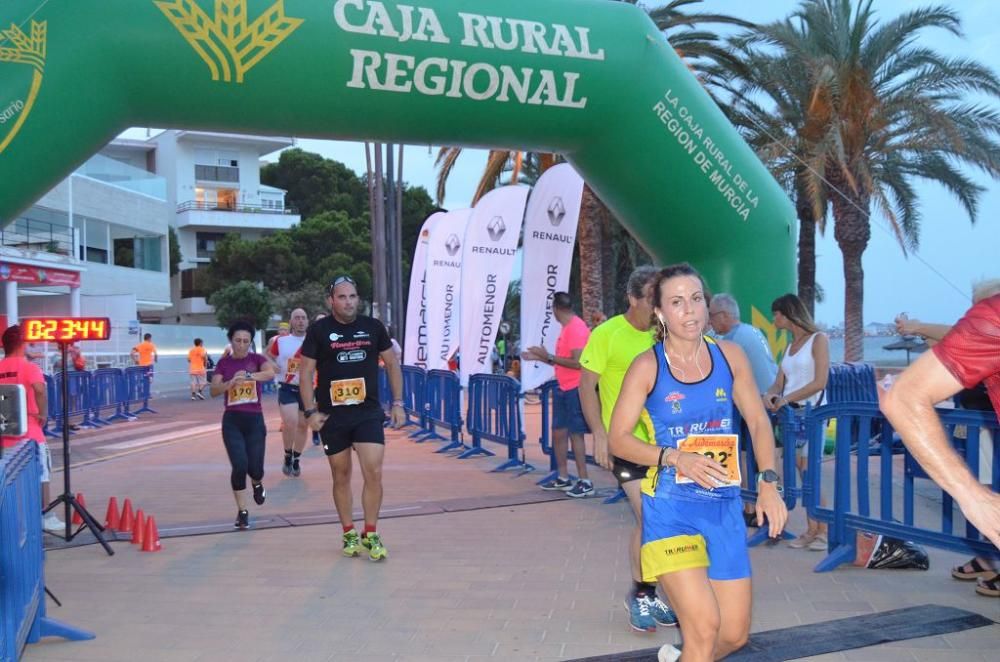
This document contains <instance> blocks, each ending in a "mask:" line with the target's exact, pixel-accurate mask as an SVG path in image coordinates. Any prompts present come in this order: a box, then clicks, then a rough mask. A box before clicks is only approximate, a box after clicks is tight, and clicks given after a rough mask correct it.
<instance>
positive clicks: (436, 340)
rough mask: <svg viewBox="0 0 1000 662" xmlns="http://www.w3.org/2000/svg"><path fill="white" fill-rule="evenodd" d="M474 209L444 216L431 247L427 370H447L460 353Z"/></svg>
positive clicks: (427, 284)
mask: <svg viewBox="0 0 1000 662" xmlns="http://www.w3.org/2000/svg"><path fill="white" fill-rule="evenodd" d="M471 216H472V210H471V209H458V210H455V211H450V212H447V213H444V214H442V215H441V216H440V217H439V218H438V219H437V220H436V221H434V227H433V228H432V229H431V237H430V241H429V242H428V244H427V273H426V276H425V289H426V292H427V311H426V314H427V366H426V367H427V369H428V370H447V369H448V359H449V358H451V356H452V354H454V353H455V351H456V350H458V334H459V318H458V315H459V307H460V305H461V299H460V292H461V282H462V243H463V242H464V238H465V228H466V226H467V225H468V223H469V218H470V217H471Z"/></svg>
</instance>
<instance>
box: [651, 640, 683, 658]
mask: <svg viewBox="0 0 1000 662" xmlns="http://www.w3.org/2000/svg"><path fill="white" fill-rule="evenodd" d="M656 659H657V662H677V660H679V659H681V652H680V651H679V650H677V649H676V648H674V647H673V646H671V645H670V644H664V645H663V646H661V647H660V650H659V652H657V653H656Z"/></svg>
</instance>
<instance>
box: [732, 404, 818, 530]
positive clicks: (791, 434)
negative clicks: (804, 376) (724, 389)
mask: <svg viewBox="0 0 1000 662" xmlns="http://www.w3.org/2000/svg"><path fill="white" fill-rule="evenodd" d="M800 415H801V414H798V413H796V412H795V410H793V409H792V408H791V407H782V408H781V409H780V410H778V411H777V412H775V413H773V414H771V416H770V418H771V426H772V429H774V428H777V429H778V430H780V432H781V440H782V441H781V443H782V445H781V448H778V447H775V449H774V452H775V458H774V459H775V468H776V469H777V468H780V471H781V486H782V498H783V500H784V502H785V507H786V508H788V511H789V512H791V511H792V510H794V509H795V504H796V503H797V502H798V501H799V500H800V498H801V497H802V492H803V489H804V484H803V485H799V472H798V468H797V467H796V466H795V428H796V421H795V417H796V416H800ZM733 416H734V418H735V420H734V421H733V425H734V427H736V428H737V429H739V431H740V446H741V448H740V454H741V455H742V469H741V470H742V473H743V478H744V482H745V483H746V485H745V486H744V487H743V488H742V489H741V490H740V496H742V497H743V502H744V503H746V504H756V503H757V480H756V476H757V471H758V470H759V469H758V465H757V458H756V455H755V454H754V450H753V438H752V436H751V435H750V428H749V427H747V424H746V421H745V420H743V418H742V417H741V416H740V412H739V410H738V409H737V408H736V407H733ZM779 455H780V457H779ZM803 483H805V478H804V479H803ZM758 524H761V526H759V527H758V528H757V531H756V532H755V533H754V534H753V535H752V536H750V538H749V539H748V540H747V544H748V545H749V546H750V547H754V546H756V545H759V544H760V543H762V542H765V541H767V539H768V533H767V527H766V526H763V523H762V522H758ZM782 537H783V538H785V539H791V538H794V537H795V536H794V535H792V534H791V533H789V531H788V530H787V529H785V531H784V533H782Z"/></svg>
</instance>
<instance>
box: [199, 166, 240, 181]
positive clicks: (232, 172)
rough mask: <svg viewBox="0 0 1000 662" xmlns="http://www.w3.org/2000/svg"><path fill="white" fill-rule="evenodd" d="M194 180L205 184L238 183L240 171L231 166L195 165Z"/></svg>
mask: <svg viewBox="0 0 1000 662" xmlns="http://www.w3.org/2000/svg"><path fill="white" fill-rule="evenodd" d="M194 178H195V179H197V180H199V181H206V182H239V181H240V169H239V168H234V167H232V166H208V165H196V166H195V167H194Z"/></svg>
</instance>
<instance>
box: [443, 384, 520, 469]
mask: <svg viewBox="0 0 1000 662" xmlns="http://www.w3.org/2000/svg"><path fill="white" fill-rule="evenodd" d="M520 391H521V388H520V385H519V384H518V383H517V382H516V381H515V380H514V379H512V378H510V377H507V376H505V375H472V377H470V378H469V387H468V391H467V393H468V398H469V409H468V414H467V415H466V417H465V420H466V425H467V426H468V428H469V433H470V434H471V435H472V447H471V448H469V449H468V450H466V451H465V452H463V453H461V454H460V455H459V456H458V457H459V459H463V460H464V459H466V458H469V457H474V456H476V455H494V454H495V453H493V452H492V451H489V450H487V449H485V448H483V441H493V442H497V443H502V444H506V445H507V461H506V462H504V463H503V464H501V465H500V466H499V467H497V468H496V469H493V471H506V470H507V469H512V468H515V467H519V468H521V470H522V473H523V472H527V471H533V470H534V467H532V466H531V465H530V464H528V463H527V462H526V461H525V459H524V457H523V453H524V430H523V427H522V421H521V396H520ZM518 451H521V454H522V457H521V458H520V459H519V458H518Z"/></svg>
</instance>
